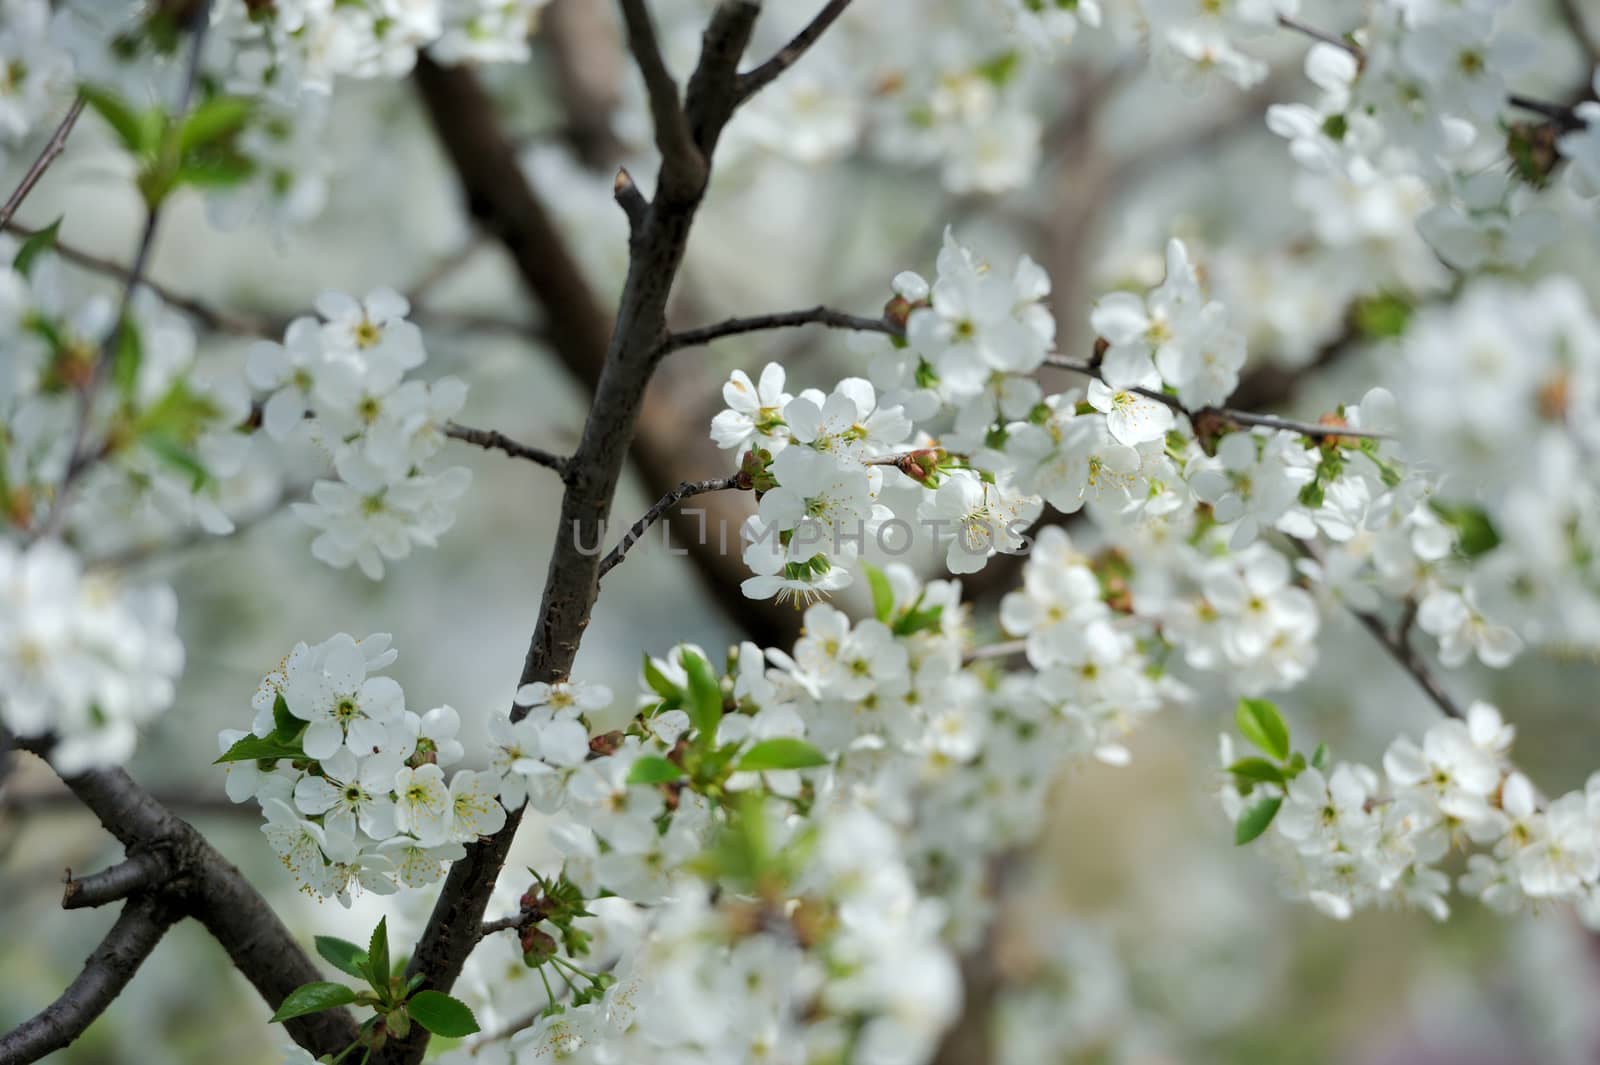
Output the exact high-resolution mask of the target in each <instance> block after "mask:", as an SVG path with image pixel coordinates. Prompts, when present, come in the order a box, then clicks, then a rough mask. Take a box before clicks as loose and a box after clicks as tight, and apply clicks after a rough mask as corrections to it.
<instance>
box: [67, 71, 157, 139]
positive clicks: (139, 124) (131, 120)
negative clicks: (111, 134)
mask: <svg viewBox="0 0 1600 1065" xmlns="http://www.w3.org/2000/svg"><path fill="white" fill-rule="evenodd" d="M78 94H79V95H81V96H82V97H83V99H84V102H85V103H87V104H88V105H89V106H90V107H92V108H94V110H95V113H96V114H98V115H99V116H100V117H101V118H103V119H105V120H106V125H108V126H110V127H111V128H112V130H113V131H115V133H116V135H117V139H118V140H120V141H121V142H122V146H123V147H124V148H126V149H128V151H130V152H133V153H134V154H135V155H137V154H139V153H140V152H142V151H144V150H145V149H146V148H154V147H155V144H154V143H153V142H151V143H146V141H145V135H146V132H145V131H146V124H145V122H144V121H143V119H141V118H140V116H139V113H138V112H137V111H135V110H134V109H133V108H132V107H130V106H128V103H127V101H126V100H124V99H123V98H122V97H121V96H119V95H117V94H116V93H114V92H112V91H110V90H109V89H102V88H100V87H99V86H96V85H85V86H83V87H82V88H80V89H79V90H78Z"/></svg>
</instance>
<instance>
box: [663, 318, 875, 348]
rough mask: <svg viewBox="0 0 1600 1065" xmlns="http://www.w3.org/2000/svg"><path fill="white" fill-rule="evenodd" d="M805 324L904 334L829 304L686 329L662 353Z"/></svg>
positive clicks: (669, 340)
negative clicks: (724, 338) (827, 305)
mask: <svg viewBox="0 0 1600 1065" xmlns="http://www.w3.org/2000/svg"><path fill="white" fill-rule="evenodd" d="M803 325H822V326H827V327H828V328H829V329H853V330H855V331H857V332H862V333H886V334H888V335H890V336H899V335H901V332H902V330H901V329H899V328H898V327H897V326H895V325H894V323H892V322H889V321H887V320H885V319H883V318H863V317H861V316H860V315H855V314H846V313H845V312H843V311H835V310H830V309H829V308H827V307H812V308H810V309H808V310H804V311H782V312H779V313H777V314H760V315H754V316H752V317H749V318H729V319H728V320H727V321H724V322H717V323H716V324H714V325H707V326H701V327H700V328H698V329H685V330H683V331H681V332H674V333H670V334H668V335H667V338H666V339H665V340H663V341H662V342H661V347H660V349H659V353H660V354H662V355H667V354H670V353H672V352H674V351H677V350H679V349H680V348H692V347H698V346H699V345H701V344H709V343H711V342H712V341H713V340H721V339H722V338H723V337H731V336H738V335H740V334H742V333H759V332H763V331H766V330H771V329H793V328H796V327H798V326H803Z"/></svg>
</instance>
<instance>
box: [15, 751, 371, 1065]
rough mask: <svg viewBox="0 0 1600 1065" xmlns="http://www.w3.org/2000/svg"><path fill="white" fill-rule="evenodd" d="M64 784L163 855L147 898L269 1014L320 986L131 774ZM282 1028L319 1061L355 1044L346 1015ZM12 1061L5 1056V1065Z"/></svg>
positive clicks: (132, 842)
mask: <svg viewBox="0 0 1600 1065" xmlns="http://www.w3.org/2000/svg"><path fill="white" fill-rule="evenodd" d="M17 745H18V746H19V747H21V748H22V749H23V750H27V751H32V752H33V753H35V754H37V755H39V756H40V757H44V756H45V755H46V754H48V752H49V749H50V740H49V739H48V738H44V739H21V740H18V743H17ZM63 783H65V784H66V785H67V787H68V788H70V789H71V790H72V792H73V794H75V795H76V796H77V797H78V799H79V800H80V801H81V802H82V803H83V804H84V805H85V806H87V807H88V808H89V809H90V810H91V811H93V812H94V815H95V816H96V817H97V818H99V820H100V823H101V825H103V826H104V827H105V829H106V831H108V832H110V833H111V834H112V835H113V836H115V837H116V838H117V840H118V841H119V842H120V843H121V844H122V845H123V846H124V847H126V848H127V849H128V851H129V852H130V853H141V852H145V851H160V852H161V853H162V855H163V857H164V859H165V860H166V861H167V862H168V864H169V867H170V869H171V875H170V876H169V877H168V878H167V879H166V881H165V882H164V883H163V884H161V885H160V890H159V891H153V892H150V893H148V894H150V895H154V896H156V897H158V898H159V899H160V900H162V901H163V903H164V904H168V905H171V906H172V907H173V910H174V912H175V914H176V915H177V916H178V917H182V916H192V917H194V918H195V919H196V920H198V921H199V922H200V923H201V924H203V925H204V926H205V927H206V930H207V931H208V932H210V933H211V935H212V937H213V938H214V939H216V940H217V942H218V943H220V944H222V947H223V949H224V950H226V951H227V952H228V957H229V958H231V959H232V961H233V964H234V967H235V968H237V969H238V970H239V971H240V972H241V973H243V974H244V976H245V978H246V979H248V980H249V981H250V983H251V984H253V985H254V986H255V989H256V990H257V991H258V992H259V993H260V994H261V997H262V998H263V999H264V1000H265V1001H266V1003H267V1005H268V1006H270V1007H272V1008H274V1009H276V1008H277V1006H278V1004H279V1003H281V1002H282V1001H283V999H284V997H285V996H287V995H288V994H289V992H291V991H293V990H294V989H295V988H297V987H299V986H300V985H301V984H308V983H312V982H314V981H316V980H320V979H322V975H321V972H320V970H319V969H318V968H317V967H316V965H315V964H313V963H312V961H311V959H310V958H308V957H307V956H306V954H305V952H304V951H303V950H301V949H300V945H299V943H298V942H296V940H295V938H294V936H293V935H292V934H291V933H290V932H289V930H288V929H287V928H285V927H284V925H283V922H282V921H281V920H279V919H278V915H277V914H276V913H274V912H273V910H272V907H270V906H268V905H267V902H266V900H265V899H263V898H262V897H261V895H260V894H259V893H258V892H257V891H256V890H255V888H253V887H251V886H250V882H249V881H248V880H246V879H245V878H244V874H242V873H240V872H239V870H238V869H237V868H235V867H234V866H233V864H232V863H231V862H229V861H228V860H227V859H226V858H224V857H223V856H222V855H221V854H219V853H218V852H217V851H216V849H215V848H213V847H212V846H211V844H209V843H207V842H206V839H205V837H204V836H202V835H201V834H200V833H199V832H198V831H196V830H195V828H194V827H193V826H192V825H190V824H189V823H188V822H186V821H184V820H182V819H181V818H179V817H177V816H175V815H174V814H173V813H172V812H171V811H170V810H168V809H167V808H166V807H164V806H162V805H161V804H160V803H159V802H157V801H156V800H155V799H154V798H152V797H151V795H150V793H149V792H147V791H145V790H144V789H143V788H142V787H140V786H139V785H138V784H137V783H136V782H135V781H134V780H133V778H132V777H130V776H128V774H127V773H125V772H123V771H122V770H121V769H98V770H93V771H91V772H88V773H81V774H79V775H78V776H74V777H65V778H63ZM136 897H139V898H142V897H145V896H136ZM284 1027H285V1028H286V1029H287V1031H288V1033H289V1036H290V1038H292V1039H293V1040H294V1041H295V1042H297V1043H299V1044H300V1045H301V1046H303V1047H305V1048H306V1049H307V1050H309V1051H311V1052H312V1053H313V1054H337V1053H338V1052H339V1051H341V1050H343V1049H344V1048H345V1047H347V1046H349V1045H350V1042H351V1041H352V1040H353V1039H354V1038H355V1036H356V1025H355V1022H354V1020H352V1019H351V1016H350V1014H349V1012H348V1011H346V1010H342V1009H340V1010H328V1011H325V1012H322V1013H314V1014H311V1015H310V1016H307V1017H299V1018H296V1019H294V1020H291V1021H288V1022H286V1023H285V1025H284ZM8 1061H9V1059H6V1058H5V1057H4V1056H3V1055H0V1063H6V1062H8Z"/></svg>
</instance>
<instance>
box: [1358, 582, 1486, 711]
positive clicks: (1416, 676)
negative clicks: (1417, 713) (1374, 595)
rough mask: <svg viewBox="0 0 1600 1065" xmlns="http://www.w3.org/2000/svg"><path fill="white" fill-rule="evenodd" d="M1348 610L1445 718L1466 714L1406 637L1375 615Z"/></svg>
mask: <svg viewBox="0 0 1600 1065" xmlns="http://www.w3.org/2000/svg"><path fill="white" fill-rule="evenodd" d="M1408 609H1409V608H1408ZM1350 613H1351V614H1353V615H1354V616H1355V619H1356V620H1357V621H1359V622H1361V627H1362V628H1364V629H1366V630H1367V631H1368V632H1370V633H1372V638H1373V639H1375V640H1377V641H1378V642H1379V643H1380V644H1382V645H1383V649H1384V650H1386V651H1388V652H1389V655H1390V657H1392V658H1393V659H1394V660H1395V661H1396V662H1398V663H1399V664H1400V668H1402V669H1404V670H1405V671H1406V672H1407V673H1409V674H1411V679H1412V680H1414V681H1416V682H1417V685H1418V686H1419V687H1420V688H1421V689H1422V690H1423V691H1424V692H1426V693H1427V694H1428V698H1430V699H1432V700H1433V702H1434V705H1435V706H1437V707H1438V708H1439V709H1440V710H1442V711H1443V712H1444V713H1445V714H1446V715H1447V716H1449V717H1453V718H1457V719H1458V720H1465V719H1466V716H1467V715H1466V714H1465V713H1463V712H1462V710H1461V707H1460V706H1458V705H1456V701H1455V700H1454V699H1452V698H1450V695H1449V693H1448V692H1446V691H1445V690H1444V686H1443V685H1442V684H1440V683H1439V679H1438V678H1437V677H1435V676H1434V675H1433V671H1432V670H1431V669H1429V668H1428V663H1427V662H1425V661H1424V660H1423V658H1422V656H1421V655H1419V654H1417V652H1416V651H1415V650H1414V649H1412V647H1411V642H1410V641H1409V640H1408V639H1407V638H1406V634H1405V633H1404V632H1398V631H1397V632H1391V631H1390V630H1389V628H1388V626H1386V625H1384V623H1383V619H1382V618H1380V617H1378V615H1376V614H1373V613H1368V612H1366V611H1362V610H1355V609H1353V608H1352V609H1351V611H1350Z"/></svg>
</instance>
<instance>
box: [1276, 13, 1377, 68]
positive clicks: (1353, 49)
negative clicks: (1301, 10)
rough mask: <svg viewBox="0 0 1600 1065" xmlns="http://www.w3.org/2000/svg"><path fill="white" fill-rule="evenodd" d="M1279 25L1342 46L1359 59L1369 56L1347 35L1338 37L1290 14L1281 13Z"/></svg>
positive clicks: (1337, 46)
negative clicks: (1291, 16)
mask: <svg viewBox="0 0 1600 1065" xmlns="http://www.w3.org/2000/svg"><path fill="white" fill-rule="evenodd" d="M1278 25H1280V26H1282V27H1283V28H1284V29H1286V30H1293V31H1294V32H1295V33H1298V34H1300V35H1302V36H1304V37H1310V38H1311V39H1312V40H1313V41H1321V42H1322V43H1323V44H1331V45H1333V46H1334V47H1335V48H1342V49H1343V50H1345V51H1346V52H1349V53H1350V54H1351V55H1353V56H1355V57H1356V58H1357V59H1362V60H1364V59H1366V58H1367V54H1366V52H1364V51H1363V50H1362V49H1361V46H1360V45H1358V44H1356V43H1355V42H1354V41H1352V40H1350V39H1348V38H1346V37H1337V36H1335V35H1333V34H1331V33H1329V32H1328V31H1327V30H1319V29H1317V27H1315V26H1312V25H1308V24H1307V23H1304V22H1301V21H1300V20H1299V19H1295V18H1290V17H1289V16H1288V15H1279V16H1278Z"/></svg>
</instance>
